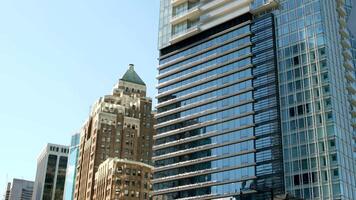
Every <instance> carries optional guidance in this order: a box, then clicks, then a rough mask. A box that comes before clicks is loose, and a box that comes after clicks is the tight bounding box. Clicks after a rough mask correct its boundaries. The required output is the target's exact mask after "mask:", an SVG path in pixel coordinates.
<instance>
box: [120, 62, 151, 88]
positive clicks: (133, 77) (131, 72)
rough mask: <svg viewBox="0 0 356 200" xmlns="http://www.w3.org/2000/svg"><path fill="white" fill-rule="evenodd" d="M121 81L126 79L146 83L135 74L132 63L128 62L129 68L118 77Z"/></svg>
mask: <svg viewBox="0 0 356 200" xmlns="http://www.w3.org/2000/svg"><path fill="white" fill-rule="evenodd" d="M120 80H122V81H127V82H131V83H136V84H139V85H146V84H145V83H144V82H143V80H142V79H141V78H140V77H139V76H138V75H137V73H136V71H135V69H134V65H132V64H130V65H129V69H128V70H127V71H126V73H125V74H124V76H123V77H122V78H121V79H120Z"/></svg>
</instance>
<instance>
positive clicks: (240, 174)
mask: <svg viewBox="0 0 356 200" xmlns="http://www.w3.org/2000/svg"><path fill="white" fill-rule="evenodd" d="M252 176H255V167H246V168H240V169H234V170H229V171H223V172H218V173H212V174H207V175H200V176H194V177H190V178H184V179H179V180H174V181H168V182H164V183H160V184H155V185H154V186H153V188H154V190H162V189H168V188H173V187H177V186H184V185H190V184H197V183H204V182H215V181H216V182H223V181H231V180H238V179H242V178H248V177H252Z"/></svg>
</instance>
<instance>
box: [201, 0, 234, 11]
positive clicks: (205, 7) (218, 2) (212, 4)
mask: <svg viewBox="0 0 356 200" xmlns="http://www.w3.org/2000/svg"><path fill="white" fill-rule="evenodd" d="M229 1H232V0H215V1H210V2H207V3H204V4H203V5H202V6H201V9H202V10H203V11H208V10H212V9H214V8H216V7H218V6H221V5H223V4H224V3H228V2H229Z"/></svg>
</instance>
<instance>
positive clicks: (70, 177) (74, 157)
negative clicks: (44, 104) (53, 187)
mask: <svg viewBox="0 0 356 200" xmlns="http://www.w3.org/2000/svg"><path fill="white" fill-rule="evenodd" d="M79 141H80V134H79V133H76V134H74V135H72V139H71V144H70V147H69V154H68V163H67V172H66V182H65V184H64V194H63V199H64V200H72V199H73V196H74V187H75V177H76V174H77V173H76V172H77V163H78V156H79Z"/></svg>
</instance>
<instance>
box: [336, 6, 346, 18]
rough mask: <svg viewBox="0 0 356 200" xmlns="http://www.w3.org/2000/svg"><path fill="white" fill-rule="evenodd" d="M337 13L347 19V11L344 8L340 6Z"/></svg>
mask: <svg viewBox="0 0 356 200" xmlns="http://www.w3.org/2000/svg"><path fill="white" fill-rule="evenodd" d="M337 12H338V13H339V14H340V16H343V17H345V16H346V10H345V8H344V7H343V6H338V7H337Z"/></svg>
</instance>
